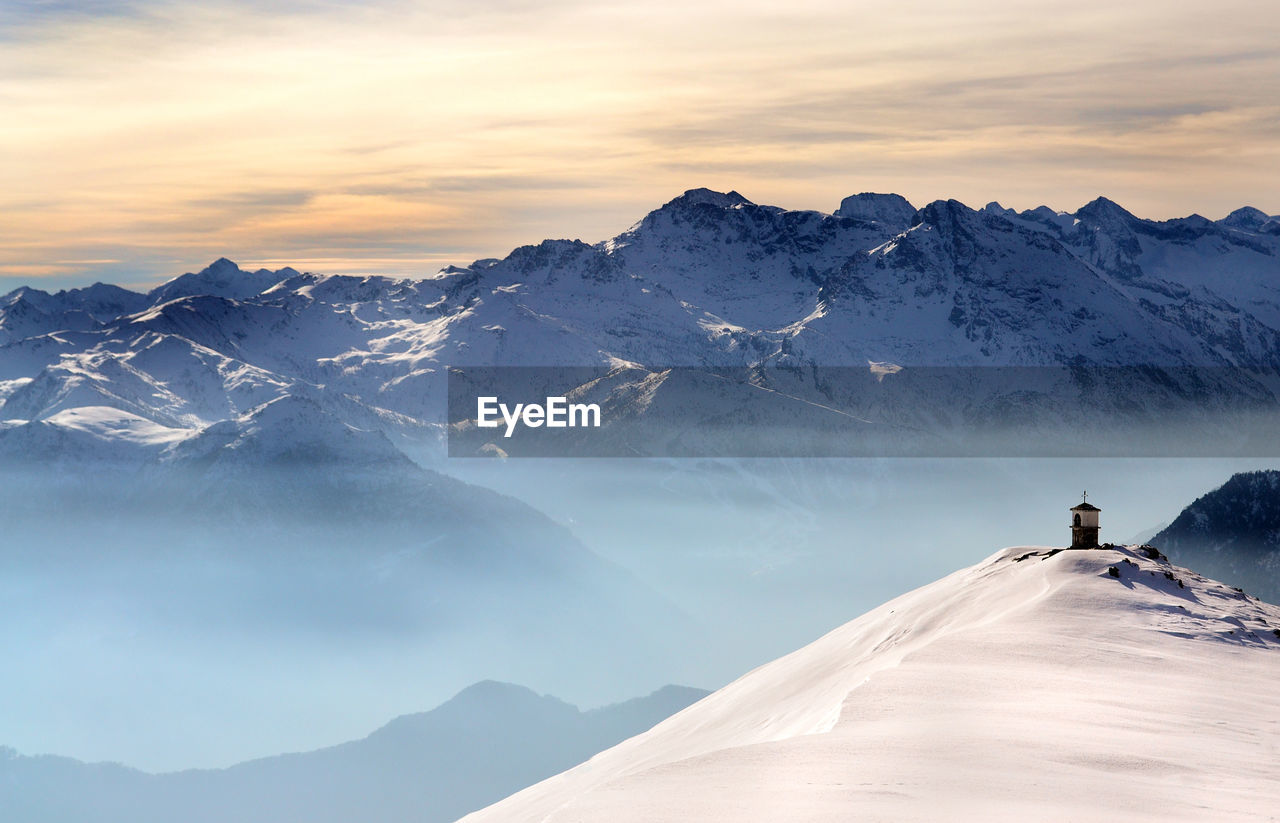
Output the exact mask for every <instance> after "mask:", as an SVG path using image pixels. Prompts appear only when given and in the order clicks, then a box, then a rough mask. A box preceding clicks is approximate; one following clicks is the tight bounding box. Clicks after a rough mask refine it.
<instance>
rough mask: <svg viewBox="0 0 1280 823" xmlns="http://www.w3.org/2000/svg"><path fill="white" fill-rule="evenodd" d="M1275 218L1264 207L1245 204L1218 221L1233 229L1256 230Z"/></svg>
mask: <svg viewBox="0 0 1280 823" xmlns="http://www.w3.org/2000/svg"><path fill="white" fill-rule="evenodd" d="M1273 219H1275V218H1273V217H1271V215H1269V214H1267V213H1266V212H1265V211H1263V210H1262V209H1255V208H1254V207H1252V206H1244V207H1243V208H1239V209H1236V210H1235V211H1233V212H1231V214H1228V215H1227V216H1226V217H1224V218H1222V219H1221V220H1219V221H1218V223H1219V224H1220V225H1223V226H1226V227H1227V228H1231V229H1241V230H1243V231H1253V232H1256V231H1258V230H1259V229H1261V228H1262V227H1263V226H1265V225H1266V224H1267V223H1269V222H1271V221H1272V220H1273Z"/></svg>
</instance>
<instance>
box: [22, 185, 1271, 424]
mask: <svg viewBox="0 0 1280 823" xmlns="http://www.w3.org/2000/svg"><path fill="white" fill-rule="evenodd" d="M1278 227H1280V220H1277V219H1276V218H1274V217H1270V216H1268V215H1265V214H1264V213H1262V212H1259V211H1257V210H1253V209H1241V210H1239V211H1236V212H1233V213H1232V214H1231V215H1229V216H1228V217H1227V218H1224V219H1223V220H1220V221H1217V222H1214V221H1210V220H1207V219H1204V218H1201V217H1198V216H1192V217H1188V218H1183V219H1179V220H1171V221H1166V222H1153V221H1148V220H1142V219H1139V218H1137V217H1135V216H1133V215H1131V214H1130V213H1128V212H1127V211H1125V210H1124V209H1122V208H1120V207H1119V206H1117V205H1116V204H1114V203H1112V202H1110V201H1107V200H1105V199H1101V198H1100V199H1098V200H1095V201H1094V202H1092V203H1090V204H1088V205H1087V206H1084V207H1083V208H1081V209H1079V210H1078V211H1076V212H1075V213H1073V214H1068V213H1062V212H1054V211H1052V210H1051V209H1048V208H1044V207H1041V208H1039V209H1035V210H1031V211H1025V212H1021V213H1017V212H1013V211H1012V210H1008V209H1004V208H1001V207H1000V206H999V205H997V204H990V205H988V206H986V207H984V208H982V209H980V210H973V209H970V208H968V207H966V206H964V205H963V204H961V203H958V202H955V201H938V202H935V203H931V204H929V205H927V206H925V207H923V208H920V209H916V208H915V207H913V206H912V205H911V204H909V203H907V201H906V200H904V199H903V198H901V197H899V196H897V195H874V194H860V195H855V196H853V197H849V198H846V199H845V200H844V201H843V202H842V203H841V205H840V207H839V209H837V210H836V212H835V213H833V214H823V213H819V212H814V211H787V210H784V209H780V208H777V207H772V206H762V205H756V204H754V203H751V202H750V201H748V200H747V199H746V198H744V197H742V196H741V195H739V194H737V193H734V192H730V193H728V194H720V193H716V192H711V191H707V190H705V189H696V190H692V191H689V192H687V193H685V194H684V195H682V196H680V197H677V198H676V199H674V200H672V201H671V202H670V203H667V204H666V205H664V206H662V207H661V208H659V209H657V210H656V211H654V212H652V213H651V214H649V215H648V216H646V217H645V218H644V219H642V220H641V221H640V222H639V223H637V224H636V225H635V226H634V227H632V228H631V229H629V230H628V231H626V232H624V233H622V234H621V235H619V236H617V237H615V238H612V239H610V240H607V241H604V242H601V243H597V244H595V245H588V244H586V243H582V242H579V241H567V240H547V241H544V242H542V243H540V244H538V245H532V246H524V247H521V248H518V249H516V250H515V251H513V252H512V253H511V254H510V255H508V256H507V257H506V258H505V259H502V260H494V259H489V260H481V261H477V262H475V263H473V264H471V265H469V266H466V267H448V268H446V269H443V270H441V271H440V272H438V273H436V274H435V275H433V276H430V277H427V278H425V279H421V280H410V279H392V278H385V277H347V276H324V275H316V274H299V273H298V272H297V271H295V270H293V269H289V268H285V269H281V270H278V271H274V272H272V271H267V270H259V271H256V272H247V271H242V270H240V269H239V268H238V267H236V266H235V264H233V263H231V262H230V261H227V260H218V261H216V262H215V263H214V264H212V265H211V266H209V267H208V268H207V269H205V270H204V271H201V272H198V273H194V274H186V275H183V276H181V277H178V278H177V279H175V280H172V281H170V282H169V283H166V284H164V285H162V286H160V287H159V288H157V289H155V290H153V291H151V292H150V293H148V294H145V295H143V294H136V293H132V292H128V291H125V290H123V289H118V288H115V287H110V286H104V285H101V284H100V285H97V286H93V287H90V288H88V289H77V290H73V291H67V292H59V293H57V294H47V293H45V292H41V291H38V290H35V289H29V288H23V289H19V290H17V291H15V292H13V293H11V294H9V295H7V296H5V297H3V298H0V420H7V421H10V422H9V423H7V424H6V426H7V431H9V432H12V431H13V430H14V429H15V428H18V427H20V426H21V425H23V423H24V422H26V421H39V420H43V421H50V420H51V419H52V420H53V422H52V425H55V426H57V425H59V422H58V420H57V419H56V416H57V415H58V414H60V413H62V412H65V411H67V410H69V409H76V408H102V407H107V408H114V409H117V410H119V411H121V412H126V413H128V414H130V415H134V416H137V417H139V418H142V419H145V420H149V421H151V422H152V423H154V424H156V425H158V426H163V427H165V428H168V429H173V430H179V431H185V432H186V433H187V434H188V435H190V434H193V433H195V432H197V431H199V430H200V429H202V428H204V427H206V426H209V425H211V424H214V423H217V422H219V421H223V420H229V419H233V418H235V417H237V416H240V415H243V414H245V413H247V412H249V411H251V410H252V409H254V408H256V407H259V406H261V405H262V404H263V403H266V402H268V401H271V400H273V399H276V398H279V397H283V396H303V397H306V398H308V399H310V400H311V401H312V402H315V403H317V404H318V405H320V406H321V407H323V408H325V409H326V410H327V411H329V412H331V413H333V414H336V415H337V416H338V417H339V418H341V419H343V420H344V421H346V422H349V423H352V424H354V425H357V426H360V427H368V426H374V427H376V428H379V429H381V430H383V431H385V432H387V433H388V434H390V435H392V436H393V437H394V436H396V435H398V434H404V433H408V434H411V435H415V436H418V435H421V434H422V426H423V425H424V424H429V423H434V422H438V421H440V420H441V418H442V416H443V414H444V401H443V378H442V370H443V368H444V367H445V366H468V365H472V366H474V365H611V364H619V363H634V364H639V365H641V366H645V367H649V368H654V367H663V366H672V365H689V366H701V365H718V366H753V365H773V366H814V365H817V366H842V365H843V366H856V367H861V368H866V367H867V365H868V362H869V361H871V362H875V363H892V364H896V365H905V366H908V367H910V366H938V365H941V366H946V365H983V366H986V365H1068V364H1069V365H1078V364H1095V365H1138V364H1142V365H1158V366H1187V365H1191V366H1206V367H1216V366H1229V367H1241V368H1247V369H1275V368H1277V367H1280V228H1278ZM1151 385H1159V381H1158V380H1156V379H1153V380H1152V381H1151ZM6 437H7V435H6Z"/></svg>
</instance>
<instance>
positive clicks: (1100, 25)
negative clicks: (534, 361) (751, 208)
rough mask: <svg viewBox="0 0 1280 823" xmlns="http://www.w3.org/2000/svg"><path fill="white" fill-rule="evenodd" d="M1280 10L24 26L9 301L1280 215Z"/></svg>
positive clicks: (6, 99) (1222, 4)
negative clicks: (510, 260)
mask: <svg viewBox="0 0 1280 823" xmlns="http://www.w3.org/2000/svg"><path fill="white" fill-rule="evenodd" d="M1277 44H1280V11H1277V10H1276V8H1275V7H1274V5H1273V4H1271V3H1265V2H1239V1H1238V0H1219V2H1215V3H1212V4H1205V3H1190V2H1180V1H1179V0H1159V1H1158V2H1157V1H1155V0H1138V1H1137V2H1127V3H1117V2H1115V0H1107V2H1093V1H1092V0H1073V2H1069V3H1058V2H999V3H997V2H991V0H964V1H963V2H944V1H940V2H935V3H885V2H876V3H863V2H832V1H831V0H787V2H779V0H770V1H769V2H761V1H760V0H738V1H737V2H719V1H718V0H717V1H716V2H697V0H680V2H674V1H673V0H647V2H630V1H628V2H618V1H617V0H594V1H593V2H579V1H578V0H496V2H485V0H471V1H470V2H466V1H464V0H426V1H425V2H399V1H398V0H375V2H372V3H365V4H361V5H360V7H359V8H357V7H355V5H354V4H349V3H340V2H321V1H320V0H314V1H313V0H283V1H282V2H260V3H252V2H245V1H242V0H205V1H204V2H200V3H196V2H189V1H188V0H136V1H134V2H130V1H129V0H102V1H101V2H92V0H90V1H88V2H84V1H82V2H72V1H71V0H49V1H47V2H11V0H0V291H8V289H10V288H13V287H16V286H18V285H21V284H23V283H31V284H33V285H38V286H41V287H44V288H61V287H67V286H74V285H85V284H88V283H91V282H93V281H95V280H106V281H109V282H117V283H122V284H133V285H144V284H150V283H155V282H158V281H161V280H164V279H167V278H169V277H172V276H174V275H177V274H180V273H182V272H183V271H189V270H194V269H199V268H201V267H203V266H204V265H206V264H207V263H208V262H210V261H211V260H213V259H214V258H216V257H219V256H224V255H225V256H227V257H230V258H232V259H234V260H236V261H237V262H239V263H241V264H242V265H245V266H254V267H256V266H259V265H265V266H270V267H272V268H276V267H279V266H283V265H286V264H290V265H294V266H296V267H298V268H306V269H311V270H315V271H324V272H342V273H355V272H368V273H373V272H379V273H393V274H404V275H425V274H428V273H430V272H433V271H435V270H436V269H437V268H439V266H441V265H443V264H447V263H467V262H470V261H471V260H472V259H475V258H477V257H490V256H502V255H505V254H506V253H507V252H508V251H509V250H510V249H511V248H512V247H514V246H516V245H520V244H522V243H529V242H537V241H538V240H540V239H542V238H544V237H579V238H582V239H583V240H588V241H596V240H602V239H604V238H606V237H609V236H612V235H614V234H616V233H618V232H619V231H622V230H623V229H625V228H626V227H627V226H628V225H629V224H631V223H632V222H634V221H635V220H636V219H638V218H639V217H641V216H643V214H644V213H646V212H647V211H649V210H651V209H652V208H655V207H656V206H658V205H660V204H661V203H663V202H665V201H666V200H669V199H671V198H672V197H674V196H675V195H677V194H679V193H680V192H681V191H684V190H685V189H688V188H693V187H696V186H708V187H711V188H716V189H720V190H728V189H736V190H738V191H740V192H741V193H742V194H744V195H745V196H747V197H749V198H751V199H752V200H755V201H756V202H761V203H772V204H777V205H781V206H786V207H788V208H807V209H820V210H823V211H831V210H833V209H834V208H835V207H836V206H837V205H838V204H839V201H840V198H841V197H843V196H845V195H847V194H852V193H855V192H859V191H895V192H898V193H901V194H903V195H905V196H906V197H908V198H909V199H910V200H912V202H914V203H916V204H917V205H922V204H924V203H927V202H928V201H930V200H934V199H938V198H947V197H954V198H956V199H959V200H962V201H964V202H966V203H968V204H969V205H972V206H981V205H982V204H984V203H986V202H988V201H990V200H999V201H1000V202H1001V203H1003V204H1004V205H1007V206H1013V207H1016V208H1030V207H1033V206H1037V205H1040V204H1042V203H1045V204H1048V205H1051V206H1053V207H1055V208H1059V209H1068V210H1074V209H1075V208H1077V207H1079V206H1080V205H1082V204H1083V203H1085V202H1087V201H1088V200H1090V199H1092V198H1093V197H1095V196H1097V195H1098V194H1105V195H1106V196H1108V197H1111V198H1112V199H1114V200H1116V201H1118V202H1120V203H1121V204H1122V205H1124V206H1126V207H1127V208H1129V209H1130V210H1131V211H1133V212H1135V213H1137V214H1139V215H1142V216H1147V217H1155V218H1168V217H1175V216H1183V215H1186V214H1190V213H1193V212H1198V213H1200V214H1204V215H1205V216H1208V217H1212V218H1217V217H1222V216H1223V215H1225V214H1226V213H1227V212H1229V211H1230V210H1232V209H1234V208H1236V207H1238V206H1242V205H1253V206H1256V207H1259V208H1261V209H1263V210H1264V211H1267V212H1269V213H1271V214H1276V213H1280V137H1278V135H1280V48H1278V47H1277Z"/></svg>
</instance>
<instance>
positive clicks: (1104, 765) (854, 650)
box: [464, 547, 1280, 823]
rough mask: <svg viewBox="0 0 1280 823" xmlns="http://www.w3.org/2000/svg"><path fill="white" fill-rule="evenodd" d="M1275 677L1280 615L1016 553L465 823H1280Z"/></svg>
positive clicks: (1091, 561)
mask: <svg viewBox="0 0 1280 823" xmlns="http://www.w3.org/2000/svg"><path fill="white" fill-rule="evenodd" d="M1277 676H1280V607H1277V606H1274V605H1270V604H1267V603H1262V602H1260V601H1258V600H1255V599H1253V598H1251V597H1249V596H1248V595H1247V594H1245V593H1242V592H1240V591H1239V590H1236V589H1232V588H1230V587H1228V586H1225V585H1223V584H1221V583H1217V582H1215V581H1213V580H1209V579H1207V578H1204V577H1201V576H1199V575H1197V574H1195V573H1194V572H1190V571H1188V570H1186V569H1183V568H1180V567H1177V566H1173V565H1170V564H1169V563H1168V561H1167V560H1166V559H1165V558H1164V557H1163V556H1162V555H1160V554H1159V552H1158V551H1157V550H1154V549H1151V548H1149V547H1104V548H1102V549H1097V550H1089V551H1064V550H1062V549H1051V548H1048V547H1022V548H1014V549H1005V550H1003V551H1000V552H998V553H996V554H995V555H992V556H991V557H990V558H988V559H987V560H985V561H983V562H981V563H979V564H978V565H976V566H973V567H972V568H969V569H965V570H963V571H959V572H956V573H955V574H952V575H950V576H949V577H946V578H944V579H942V580H939V581H938V582H936V583H933V584H931V585H928V586H925V587H923V588H921V589H917V590H916V591H913V592H910V593H908V594H905V595H903V596H901V597H899V598H897V599H895V600H892V601H890V602H888V603H886V604H884V605H883V606H881V607H879V608H877V609H874V610H872V611H871V612H868V613H867V614H865V615H863V616H862V617H860V618H858V619H856V620H854V621H852V622H851V623H848V624H846V625H844V626H842V627H840V628H838V629H836V630H835V631H833V632H831V633H830V634H828V635H826V636H825V637H823V638H821V639H819V640H817V641H815V642H814V643H812V644H811V645H809V646H806V647H805V648H803V649H800V650H799V651H797V652H794V653H792V654H790V655H787V656H786V657H782V658H780V659H778V660H776V661H774V662H772V663H769V664H767V665H764V666H761V667H760V668H758V669H756V670H755V671H752V672H750V673H749V674H747V675H744V676H743V677H742V678H740V679H739V680H737V681H735V682H733V683H731V684H730V685H728V686H726V687H724V688H723V689H720V690H719V691H717V692H715V693H714V694H712V695H711V696H709V697H707V698H705V699H703V700H701V701H699V702H698V703H696V704H694V705H693V706H691V707H690V708H688V709H686V710H685V711H683V712H681V713H680V714H677V715H676V716H674V717H672V718H671V719H669V720H667V721H666V722H664V723H662V724H660V725H658V726H657V727H655V728H654V729H652V730H651V731H649V732H646V733H645V734H642V735H639V736H637V737H634V738H632V739H630V740H628V741H626V742H625V743H622V744H620V745H618V746H616V747H614V748H613V749H610V750H609V751H607V752H604V753H602V754H600V755H598V756H596V757H595V758H592V760H590V761H589V762H587V763H584V764H583V765H581V766H578V767H577V768H575V769H572V770H570V771H567V772H564V773H562V774H560V775H558V776H556V777H553V778H551V779H549V780H546V781H544V782H543V783H540V784H538V785H536V786H533V787H531V788H529V789H526V790H525V791H523V792H520V793H518V794H516V795H513V796H512V797H510V798H508V799H506V800H504V801H502V802H500V803H498V804H496V805H494V806H491V807H490V808H488V809H485V810H483V811H481V812H478V813H476V814H474V815H470V816H468V817H466V818H464V820H465V821H467V823H490V822H491V821H530V820H537V821H543V823H560V822H561V821H577V822H585V821H610V823H617V822H618V821H631V820H635V821H649V820H699V821H756V820H759V821H773V820H779V819H785V820H807V821H828V820H829V821H846V820H851V819H852V820H858V819H867V820H938V819H940V818H945V819H947V820H981V821H990V820H1020V819H1062V820H1124V821H1139V820H1151V821H1169V820H1207V819H1212V820H1220V821H1235V820H1265V819H1267V817H1268V815H1270V814H1272V813H1273V812H1274V810H1275V809H1276V808H1280V765H1278V762H1280V761H1277V760H1276V758H1275V741H1276V739H1277V734H1280V696H1277V693H1276V691H1275V689H1274V687H1273V684H1274V682H1275V678H1276V677H1277Z"/></svg>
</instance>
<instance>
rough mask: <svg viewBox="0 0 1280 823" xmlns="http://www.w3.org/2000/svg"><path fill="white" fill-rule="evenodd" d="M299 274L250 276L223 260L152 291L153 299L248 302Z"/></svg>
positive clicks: (257, 273) (283, 272) (284, 272)
mask: <svg viewBox="0 0 1280 823" xmlns="http://www.w3.org/2000/svg"><path fill="white" fill-rule="evenodd" d="M296 274H297V271H295V270H294V269H292V268H287V267H286V268H284V269H281V270H280V271H275V272H273V271H270V270H268V269H259V270H258V271H254V272H249V271H245V270H243V269H241V268H240V267H239V266H238V265H236V264H235V263H234V262H232V261H231V260H228V259H227V258H225V257H219V258H218V259H217V260H215V261H213V262H212V263H210V264H209V265H208V266H205V267H204V268H203V269H201V270H200V271H198V272H195V273H191V272H188V273H186V274H184V275H181V276H179V277H175V278H174V279H172V280H170V281H169V282H167V283H165V284H163V285H161V286H158V287H156V288H155V289H152V290H151V292H150V294H149V297H150V298H151V301H152V303H153V304H154V303H164V302H167V301H170V300H174V299H176V298H179V297H194V296H198V295H209V296H212V297H225V298H228V299H231V300H245V299H247V298H250V297H253V296H255V295H258V294H261V293H262V292H263V291H265V290H266V289H268V288H270V287H271V286H274V285H275V284H276V283H278V282H280V281H281V280H284V279H286V278H288V277H292V276H294V275H296Z"/></svg>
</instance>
